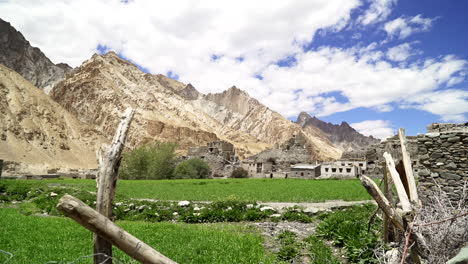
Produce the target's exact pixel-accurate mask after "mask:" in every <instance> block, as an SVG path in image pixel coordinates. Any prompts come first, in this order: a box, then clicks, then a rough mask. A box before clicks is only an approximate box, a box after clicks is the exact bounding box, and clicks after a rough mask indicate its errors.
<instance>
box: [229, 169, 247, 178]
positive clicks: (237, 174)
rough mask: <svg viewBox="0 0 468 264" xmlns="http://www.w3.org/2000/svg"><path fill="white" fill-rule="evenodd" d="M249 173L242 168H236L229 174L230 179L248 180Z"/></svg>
mask: <svg viewBox="0 0 468 264" xmlns="http://www.w3.org/2000/svg"><path fill="white" fill-rule="evenodd" d="M248 177H249V173H248V172H247V171H246V170H244V169H243V168H236V169H235V170H233V171H232V173H231V178H248Z"/></svg>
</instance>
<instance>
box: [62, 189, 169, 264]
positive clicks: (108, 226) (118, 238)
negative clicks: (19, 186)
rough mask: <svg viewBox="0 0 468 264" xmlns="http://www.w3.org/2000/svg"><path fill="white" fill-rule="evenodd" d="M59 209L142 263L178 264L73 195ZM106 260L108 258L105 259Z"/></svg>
mask: <svg viewBox="0 0 468 264" xmlns="http://www.w3.org/2000/svg"><path fill="white" fill-rule="evenodd" d="M57 208H58V209H59V210H60V211H61V212H63V213H64V214H65V215H66V216H68V217H70V218H72V219H73V220H75V221H76V222H77V223H78V224H80V225H82V226H84V227H85V228H87V229H89V230H91V231H92V232H94V233H96V234H98V235H99V237H102V238H104V239H106V241H109V243H111V245H112V244H114V245H115V246H116V247H118V248H120V249H121V250H122V251H123V252H125V253H126V254H127V255H129V256H130V257H132V258H134V259H136V260H138V261H139V262H141V263H145V264H177V263H176V262H174V261H173V260H171V259H169V258H167V257H165V256H164V255H162V254H161V253H159V252H158V251H156V250H154V249H153V248H152V247H150V246H148V245H147V244H145V243H144V242H143V241H141V240H139V239H138V238H136V237H134V236H132V235H131V234H129V233H127V232H126V231H125V230H123V229H122V228H120V227H118V226H117V225H116V224H114V223H113V222H112V221H111V220H110V219H109V218H107V217H105V216H104V215H102V214H100V213H98V212H96V210H94V209H93V208H91V207H89V206H88V205H86V204H85V203H83V202H82V201H81V200H79V199H77V198H75V197H73V196H71V195H64V196H63V197H62V198H61V199H60V201H59V203H58V204H57ZM105 259H108V258H107V257H105V258H104V260H105Z"/></svg>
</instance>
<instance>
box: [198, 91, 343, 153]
mask: <svg viewBox="0 0 468 264" xmlns="http://www.w3.org/2000/svg"><path fill="white" fill-rule="evenodd" d="M198 101H199V106H200V108H201V109H203V110H204V111H205V112H206V113H208V114H210V115H211V116H213V117H214V118H215V119H216V120H218V121H219V122H221V123H222V124H223V125H224V126H227V127H230V128H232V129H234V130H237V131H243V132H245V133H248V134H249V135H251V136H254V137H256V138H257V139H258V140H259V141H261V142H266V143H268V144H270V145H274V146H275V147H278V145H280V144H283V143H284V142H285V141H287V140H289V139H290V138H291V137H293V135H295V134H297V133H300V132H303V134H304V135H305V137H306V138H307V141H308V144H309V145H310V146H311V153H312V159H314V160H315V159H319V160H322V159H324V160H328V159H336V158H339V157H340V155H341V151H340V150H339V149H337V148H336V147H335V146H333V145H332V143H331V142H330V141H329V140H328V139H327V137H326V136H325V135H324V134H323V133H322V132H321V131H320V130H318V129H309V130H308V131H306V132H305V131H303V129H301V127H299V126H298V125H297V124H295V123H293V122H291V121H289V120H287V119H286V118H284V117H283V116H281V115H280V114H278V113H277V112H275V111H273V110H271V109H269V108H268V107H266V106H265V105H263V104H261V103H260V102H259V101H258V100H256V99H255V98H252V97H250V96H249V95H248V94H247V93H246V92H244V91H242V90H240V89H239V88H237V87H235V86H233V87H231V88H229V89H228V90H226V91H224V92H222V93H217V94H208V95H206V96H203V98H202V99H199V100H198ZM206 101H208V102H212V103H214V104H209V103H205V102H206Z"/></svg>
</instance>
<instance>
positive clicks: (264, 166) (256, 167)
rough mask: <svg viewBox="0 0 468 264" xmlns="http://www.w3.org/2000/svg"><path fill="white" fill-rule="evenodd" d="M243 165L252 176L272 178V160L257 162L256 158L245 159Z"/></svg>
mask: <svg viewBox="0 0 468 264" xmlns="http://www.w3.org/2000/svg"><path fill="white" fill-rule="evenodd" d="M241 167H242V168H243V169H244V170H246V171H247V172H248V173H249V177H250V178H272V173H273V163H272V162H256V161H254V160H244V161H242V163H241Z"/></svg>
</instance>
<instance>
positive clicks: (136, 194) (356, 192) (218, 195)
mask: <svg viewBox="0 0 468 264" xmlns="http://www.w3.org/2000/svg"><path fill="white" fill-rule="evenodd" d="M27 182H28V183H30V184H34V185H40V184H60V185H68V186H73V187H78V188H80V189H85V190H89V191H95V188H96V183H95V181H94V180H71V179H64V180H42V181H32V180H31V181H27ZM117 195H120V196H124V197H132V198H148V199H158V200H192V201H217V200H225V199H228V198H229V199H239V200H244V201H263V202H267V201H272V202H322V201H326V200H345V201H358V200H369V199H371V197H370V196H369V195H368V194H367V192H366V190H365V189H364V188H363V187H362V186H361V184H360V182H359V180H302V179H210V180H152V181H148V180H119V181H118V183H117Z"/></svg>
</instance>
